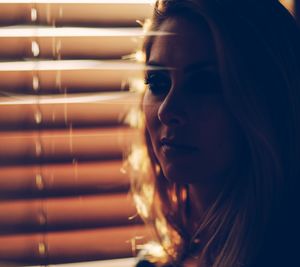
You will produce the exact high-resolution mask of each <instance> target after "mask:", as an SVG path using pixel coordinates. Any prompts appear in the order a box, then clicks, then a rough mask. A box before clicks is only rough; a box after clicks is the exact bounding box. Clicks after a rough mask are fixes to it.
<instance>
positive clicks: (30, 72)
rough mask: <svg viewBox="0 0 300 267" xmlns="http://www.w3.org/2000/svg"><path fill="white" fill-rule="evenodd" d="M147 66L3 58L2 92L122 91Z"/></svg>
mask: <svg viewBox="0 0 300 267" xmlns="http://www.w3.org/2000/svg"><path fill="white" fill-rule="evenodd" d="M143 70H144V67H143V66H142V65H141V64H137V63H133V62H124V61H118V60H43V61H20V62H0V92H1V91H2V92H7V93H13V92H19V93H32V94H36V93H39V94H45V93H49V92H51V93H58V94H66V93H70V92H73V91H75V92H88V91H120V89H122V88H123V87H124V84H126V83H128V82H129V78H130V80H131V79H136V78H140V77H141V75H142V73H143Z"/></svg>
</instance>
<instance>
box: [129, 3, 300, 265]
mask: <svg viewBox="0 0 300 267" xmlns="http://www.w3.org/2000/svg"><path fill="white" fill-rule="evenodd" d="M176 16H180V17H184V18H186V19H188V20H192V21H193V22H195V23H197V21H204V22H205V23H207V25H208V26H209V28H210V30H211V32H212V34H213V37H214V41H215V45H216V52H217V58H218V63H219V71H220V75H221V79H222V83H223V97H224V100H225V103H226V105H227V106H228V108H229V110H230V111H231V113H232V116H233V117H234V118H235V119H236V121H237V122H238V124H239V126H240V128H241V130H242V132H243V134H244V138H245V140H246V142H247V147H246V148H245V154H246V155H247V156H246V158H247V164H246V165H245V166H242V167H243V170H242V171H240V172H239V176H240V177H237V179H235V181H234V183H231V184H228V185H226V186H225V187H224V189H223V190H222V192H221V193H220V195H219V196H218V197H217V198H216V200H215V201H214V203H213V204H212V205H211V207H210V208H209V209H208V210H207V211H206V213H205V216H204V218H203V220H202V221H201V222H199V227H198V230H197V231H196V233H195V234H194V235H193V236H189V235H188V234H187V231H186V227H187V226H186V224H185V216H186V207H187V203H188V201H189V195H188V189H187V187H185V186H182V185H178V184H175V183H172V182H169V181H167V180H166V179H164V177H163V174H162V172H161V170H160V166H159V162H158V161H157V159H156V158H155V155H154V153H153V150H152V147H151V143H150V141H149V135H148V133H147V130H146V132H145V143H146V148H147V149H146V150H145V151H144V152H145V155H146V156H145V160H146V161H147V160H148V165H147V166H148V167H149V171H146V172H145V173H144V174H143V175H142V177H144V179H145V180H143V179H142V178H141V176H140V175H137V174H136V175H133V176H134V177H135V178H137V179H133V184H132V185H133V186H132V191H133V193H134V196H135V199H136V200H138V201H137V202H138V203H137V204H138V206H140V207H141V206H142V207H143V210H144V211H143V212H141V213H142V214H141V215H142V217H144V218H145V220H146V221H148V222H150V223H151V224H153V225H154V228H155V229H156V233H157V236H158V240H159V242H160V244H161V245H162V247H163V248H164V249H165V251H166V254H167V256H168V258H167V260H168V261H172V262H173V264H176V263H180V262H181V261H182V260H184V259H185V258H186V257H187V256H188V255H190V254H192V253H194V252H195V251H196V253H199V255H201V257H202V259H204V260H205V261H206V263H207V264H208V265H209V266H213V267H217V266H218V267H233V266H234V267H235V266H254V265H255V264H257V261H261V262H263V257H260V256H261V254H263V253H264V254H265V256H266V255H267V250H265V249H266V247H267V246H270V247H271V246H272V240H273V241H274V240H275V239H274V238H275V237H274V235H275V236H277V240H282V241H283V240H286V239H284V238H283V235H281V234H280V231H278V232H276V233H275V229H277V228H278V227H284V226H286V225H288V223H287V221H286V220H288V216H290V215H289V213H288V211H289V210H292V208H291V207H292V206H291V205H292V204H293V203H295V202H293V201H292V198H291V197H290V196H294V195H295V194H294V192H292V191H291V190H292V188H293V186H294V185H295V183H296V182H297V180H298V179H299V178H300V177H299V165H300V155H299V153H300V144H299V136H300V129H299V127H300V111H299V109H300V103H299V101H300V33H299V29H298V27H297V25H296V22H295V20H294V19H293V17H292V16H291V15H290V14H289V12H288V11H287V10H286V9H285V8H284V7H283V6H282V5H281V4H280V3H279V2H278V1H276V0H242V1H241V0H159V1H157V2H156V4H155V9H154V13H153V18H152V22H151V24H150V27H149V31H152V32H156V31H159V29H160V25H161V24H162V23H163V22H164V21H165V20H166V19H168V18H170V17H176ZM154 38H155V36H151V35H149V36H147V37H146V38H145V42H144V48H143V50H144V52H145V58H146V61H147V59H148V58H149V54H150V51H151V46H152V43H153V40H154ZM146 158H147V159H146ZM149 190H150V191H151V194H149ZM286 205H287V206H288V207H289V208H286V207H284V206H286ZM140 211H141V208H140ZM283 211H285V214H284V215H281V216H280V215H278V214H279V212H281V214H282V212H283ZM143 213H144V214H143ZM145 214H146V215H145ZM272 248H273V247H272ZM274 248H275V246H274ZM263 250H265V251H263ZM270 251H271V249H270ZM281 253H283V250H282V251H281ZM267 257H268V256H266V257H265V258H267ZM157 260H158V261H159V260H160V259H158V258H157ZM164 260H165V259H164ZM269 263H270V262H269ZM255 266H256V265H255ZM268 266H271V265H268Z"/></svg>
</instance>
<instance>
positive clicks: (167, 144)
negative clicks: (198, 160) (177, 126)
mask: <svg viewBox="0 0 300 267" xmlns="http://www.w3.org/2000/svg"><path fill="white" fill-rule="evenodd" d="M160 144H161V147H162V150H163V152H164V153H168V154H169V153H184V152H189V153H191V152H196V151H198V148H197V147H194V146H191V145H187V144H183V143H182V142H180V141H177V140H175V139H169V138H166V137H164V138H162V139H161V140H160Z"/></svg>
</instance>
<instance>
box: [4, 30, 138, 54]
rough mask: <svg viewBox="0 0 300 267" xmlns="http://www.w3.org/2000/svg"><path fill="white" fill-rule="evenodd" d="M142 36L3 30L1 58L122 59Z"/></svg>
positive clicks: (127, 32)
mask: <svg viewBox="0 0 300 267" xmlns="http://www.w3.org/2000/svg"><path fill="white" fill-rule="evenodd" d="M142 35H143V32H142V29H141V28H116V29H101V28H100V29H91V28H80V27H78V28H75V27H63V28H53V27H38V26H36V27H29V26H27V27H24V26H23V27H20V26H19V27H6V28H0V42H1V44H2V45H1V47H0V57H1V58H14V59H18V58H25V57H29V58H30V57H35V56H38V58H54V59H57V58H60V59H61V58H63V59H65V58H77V59H78V58H92V59H97V58H99V59H114V58H115V59H118V58H119V59H120V58H121V57H122V56H125V55H128V54H131V53H133V52H134V50H135V49H136V48H137V46H138V43H139V42H140V41H141V37H142ZM33 42H34V43H33ZM33 45H35V46H36V48H35V49H37V50H33V47H34V46H33ZM35 53H36V54H35Z"/></svg>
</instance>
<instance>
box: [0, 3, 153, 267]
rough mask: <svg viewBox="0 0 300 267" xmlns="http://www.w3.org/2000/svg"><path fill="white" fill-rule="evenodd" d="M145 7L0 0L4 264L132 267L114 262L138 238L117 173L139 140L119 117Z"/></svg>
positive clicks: (124, 110) (128, 97) (135, 71)
mask: <svg viewBox="0 0 300 267" xmlns="http://www.w3.org/2000/svg"><path fill="white" fill-rule="evenodd" d="M152 2H153V1H150V0H148V1H146V0H144V1H132V0H118V1H116V0H111V1H103V0H94V1H55V0H52V1H51V0H50V1H42V0H37V1H25V0H23V1H0V24H1V27H0V42H1V46H0V144H1V149H0V263H1V262H3V263H4V265H5V266H7V264H9V263H10V264H16V265H22V266H28V265H35V266H36V265H49V264H50V265H52V264H55V265H56V264H58V265H57V266H61V265H60V264H63V265H64V264H66V263H69V264H70V263H72V264H74V265H72V266H89V265H88V262H89V264H90V265H91V266H92V265H93V262H92V261H97V263H95V264H97V266H104V265H105V266H113V264H114V263H113V261H107V260H111V259H115V261H116V263H115V264H117V265H118V266H129V265H132V264H133V262H132V260H128V259H126V260H125V259H124V260H123V261H122V260H121V261H120V260H116V259H119V258H121V259H122V258H128V257H132V256H135V254H134V249H135V243H138V242H139V240H140V239H143V238H144V239H145V238H146V236H147V235H148V232H147V230H146V229H145V227H144V226H143V225H142V224H141V221H140V220H139V219H138V218H136V219H129V218H130V217H131V216H134V215H135V208H134V205H133V203H132V199H131V198H130V196H129V194H128V189H129V177H128V175H127V174H126V173H123V172H122V171H121V169H122V159H123V154H124V151H125V150H126V149H127V148H128V147H129V146H130V145H131V144H132V142H133V141H134V140H135V138H136V137H137V135H138V134H139V133H138V132H137V131H136V130H135V129H133V128H131V127H129V126H128V124H126V123H124V118H125V117H126V115H127V114H128V112H130V110H131V108H132V107H134V106H136V105H137V104H138V102H139V99H138V97H137V95H136V94H135V93H133V92H131V91H129V90H128V89H129V87H130V83H131V82H132V81H136V80H139V79H140V78H141V73H142V66H141V65H140V64H138V63H137V62H135V61H134V60H124V59H122V58H124V56H125V57H127V56H128V55H130V54H132V53H134V52H135V50H136V48H137V46H138V44H139V42H140V40H141V37H142V35H143V30H142V28H141V27H140V25H139V23H137V20H138V21H144V20H145V18H147V17H149V16H150V13H151V9H152V6H151V3H152ZM99 260H100V262H98V261H99ZM102 261H103V263H102V264H104V265H101V262H102ZM77 264H78V265H77ZM68 266H69V265H68ZM70 266H71V265H70ZM115 266H116V265H115Z"/></svg>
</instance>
